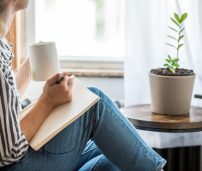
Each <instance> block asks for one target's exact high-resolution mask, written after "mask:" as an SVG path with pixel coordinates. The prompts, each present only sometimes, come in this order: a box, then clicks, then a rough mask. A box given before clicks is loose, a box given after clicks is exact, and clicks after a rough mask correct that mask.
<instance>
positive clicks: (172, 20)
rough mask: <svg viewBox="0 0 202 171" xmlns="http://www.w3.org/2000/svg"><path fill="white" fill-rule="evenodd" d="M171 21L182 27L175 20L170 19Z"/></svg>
mask: <svg viewBox="0 0 202 171" xmlns="http://www.w3.org/2000/svg"><path fill="white" fill-rule="evenodd" d="M170 19H171V21H172V22H173V23H175V24H176V25H177V26H178V27H179V26H180V25H179V24H178V23H177V21H175V19H174V18H172V17H170Z"/></svg>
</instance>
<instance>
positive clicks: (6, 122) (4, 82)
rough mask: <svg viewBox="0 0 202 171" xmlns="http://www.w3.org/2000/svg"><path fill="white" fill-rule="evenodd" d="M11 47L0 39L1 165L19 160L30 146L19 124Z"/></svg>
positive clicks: (18, 101)
mask: <svg viewBox="0 0 202 171" xmlns="http://www.w3.org/2000/svg"><path fill="white" fill-rule="evenodd" d="M11 48H12V46H11V45H10V44H9V43H7V41H6V40H4V39H0V167H2V166H6V165H9V164H12V163H15V162H18V161H19V159H20V158H22V157H23V156H24V155H25V153H26V152H27V150H28V147H29V145H28V142H27V140H26V138H25V136H24V135H23V133H22V131H21V129H20V124H19V117H18V116H19V112H20V110H21V105H20V98H19V95H18V91H17V88H16V83H15V79H14V76H13V72H12V68H11V59H12V58H13V55H12V51H11Z"/></svg>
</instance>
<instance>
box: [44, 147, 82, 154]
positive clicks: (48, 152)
mask: <svg viewBox="0 0 202 171" xmlns="http://www.w3.org/2000/svg"><path fill="white" fill-rule="evenodd" d="M78 146H79V145H76V146H75V147H74V148H72V149H71V150H70V151H67V152H61V153H53V152H50V151H48V150H46V149H45V147H43V150H44V152H46V153H47V154H52V155H61V154H68V153H70V152H72V151H73V150H75V149H76V148H77V147H78Z"/></svg>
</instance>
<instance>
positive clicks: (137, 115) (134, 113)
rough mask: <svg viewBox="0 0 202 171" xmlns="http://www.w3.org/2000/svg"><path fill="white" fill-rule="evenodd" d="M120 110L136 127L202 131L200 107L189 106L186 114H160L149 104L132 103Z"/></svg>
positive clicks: (151, 129)
mask: <svg viewBox="0 0 202 171" xmlns="http://www.w3.org/2000/svg"><path fill="white" fill-rule="evenodd" d="M121 111H122V112H123V113H124V114H125V115H126V117H127V118H128V119H129V120H130V121H131V122H132V124H133V125H134V126H135V127H136V128H138V129H143V130H149V131H157V132H197V131H202V108H200V107H194V106H192V107H191V110H190V114H188V115H174V116H172V115H162V114H155V113H152V112H151V105H149V104H145V105H134V106H130V107H126V108H122V109H121Z"/></svg>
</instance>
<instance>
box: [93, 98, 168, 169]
mask: <svg viewBox="0 0 202 171" xmlns="http://www.w3.org/2000/svg"><path fill="white" fill-rule="evenodd" d="M100 101H102V102H103V103H104V104H105V105H106V107H107V109H108V111H109V112H111V113H113V115H114V116H115V117H116V118H117V119H119V121H120V123H121V124H122V126H123V127H125V128H126V130H127V131H128V133H129V134H130V135H131V136H133V137H135V136H134V135H133V132H132V131H131V130H130V128H129V127H127V126H126V124H125V122H123V121H122V120H121V118H120V117H119V116H118V115H116V114H115V111H113V110H111V108H110V106H109V105H108V103H106V102H105V100H104V99H102V98H101V99H100ZM98 130H99V129H98ZM95 137H96V136H95ZM137 143H138V144H140V145H141V146H143V149H141V151H143V152H144V153H145V156H146V154H148V150H147V148H146V147H145V144H144V143H142V142H141V141H140V140H139V139H138V138H137ZM146 159H147V160H148V161H149V162H152V163H153V160H152V159H154V160H156V158H155V157H151V156H150V155H149V157H146ZM164 162H165V161H164V160H163V161H162V162H159V161H158V163H157V166H156V167H157V169H158V168H160V167H161V166H162V164H163V163H164Z"/></svg>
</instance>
